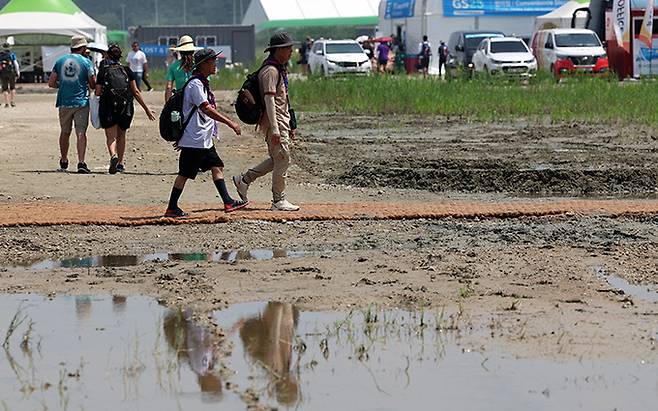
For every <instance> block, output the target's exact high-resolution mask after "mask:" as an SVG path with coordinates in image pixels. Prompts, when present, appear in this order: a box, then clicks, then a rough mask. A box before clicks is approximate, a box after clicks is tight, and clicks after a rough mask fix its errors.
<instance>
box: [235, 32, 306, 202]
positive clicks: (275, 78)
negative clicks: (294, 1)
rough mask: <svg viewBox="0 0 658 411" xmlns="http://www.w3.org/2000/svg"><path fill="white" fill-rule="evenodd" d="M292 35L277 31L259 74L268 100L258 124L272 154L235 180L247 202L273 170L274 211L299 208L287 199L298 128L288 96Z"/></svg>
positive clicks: (269, 152)
mask: <svg viewBox="0 0 658 411" xmlns="http://www.w3.org/2000/svg"><path fill="white" fill-rule="evenodd" d="M292 45H293V40H292V38H291V37H290V36H289V35H288V34H286V33H277V34H275V35H273V36H272V38H271V39H270V44H269V46H268V47H267V48H266V49H265V51H266V52H268V51H269V52H270V55H269V57H268V58H267V60H265V62H264V63H263V66H264V67H263V68H262V69H261V70H260V72H259V74H258V81H259V88H260V92H261V95H262V96H263V98H264V100H265V113H263V116H262V117H261V121H260V123H259V125H258V127H259V128H260V129H261V130H262V131H263V132H264V133H265V141H266V142H267V151H268V154H269V157H268V158H267V159H265V160H264V161H263V162H261V163H260V164H258V165H256V166H254V167H252V168H251V169H249V171H247V172H246V173H244V174H242V175H241V176H234V177H233V183H234V184H235V187H236V188H237V190H238V194H239V195H240V198H241V199H242V200H243V201H247V190H248V189H249V184H251V183H252V182H254V180H256V179H257V178H259V177H262V176H264V175H266V174H268V173H272V210H274V211H297V210H299V206H296V205H294V204H292V203H290V202H289V201H288V200H286V193H285V190H286V173H287V172H288V166H289V165H290V143H291V142H292V140H294V138H295V129H296V128H297V124H296V120H295V113H294V111H293V110H291V109H290V100H289V98H288V73H287V71H286V66H287V64H288V61H289V60H290V57H291V56H292Z"/></svg>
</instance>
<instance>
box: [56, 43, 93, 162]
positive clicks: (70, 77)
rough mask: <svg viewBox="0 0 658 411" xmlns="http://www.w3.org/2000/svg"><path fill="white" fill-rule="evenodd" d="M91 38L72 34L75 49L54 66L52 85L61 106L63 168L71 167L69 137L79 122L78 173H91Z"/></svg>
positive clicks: (59, 106)
mask: <svg viewBox="0 0 658 411" xmlns="http://www.w3.org/2000/svg"><path fill="white" fill-rule="evenodd" d="M86 50H87V39H85V38H84V37H82V36H73V37H72V38H71V53H70V54H66V55H64V56H62V57H60V58H59V59H58V60H57V61H56V62H55V66H54V67H53V69H52V73H51V74H50V78H49V79H48V86H49V87H51V88H56V89H57V102H56V104H55V106H56V107H57V108H59V125H60V133H59V149H60V158H59V170H60V171H67V169H68V167H69V160H68V152H69V137H70V136H71V131H72V129H73V124H74V123H75V134H76V137H77V148H78V173H80V174H89V173H91V171H90V170H89V167H87V164H86V163H85V152H86V151H87V127H88V125H89V90H90V89H93V88H94V87H96V78H95V77H94V68H93V65H92V63H91V60H89V59H88V58H86V57H84V53H85V51H86Z"/></svg>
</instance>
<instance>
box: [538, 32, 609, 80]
mask: <svg viewBox="0 0 658 411" xmlns="http://www.w3.org/2000/svg"><path fill="white" fill-rule="evenodd" d="M530 47H531V48H532V53H533V54H534V55H535V58H536V59H537V65H538V66H539V68H540V69H545V70H549V71H550V72H551V73H553V74H554V75H555V77H557V78H560V77H563V76H565V75H570V74H575V73H587V74H591V75H598V74H603V73H607V72H608V57H607V55H606V53H605V49H604V48H603V45H602V44H601V40H599V37H598V36H597V35H596V33H594V32H593V31H592V30H587V29H549V30H539V31H537V32H536V33H534V34H533V35H532V40H531V41H530Z"/></svg>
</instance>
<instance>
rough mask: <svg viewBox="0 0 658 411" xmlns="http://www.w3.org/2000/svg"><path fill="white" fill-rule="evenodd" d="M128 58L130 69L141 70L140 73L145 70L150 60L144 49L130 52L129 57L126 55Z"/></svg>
mask: <svg viewBox="0 0 658 411" xmlns="http://www.w3.org/2000/svg"><path fill="white" fill-rule="evenodd" d="M126 60H128V64H129V65H130V69H131V70H132V71H133V72H139V73H143V72H144V64H146V63H148V60H146V54H144V52H143V51H142V50H137V51H131V52H130V53H128V57H126Z"/></svg>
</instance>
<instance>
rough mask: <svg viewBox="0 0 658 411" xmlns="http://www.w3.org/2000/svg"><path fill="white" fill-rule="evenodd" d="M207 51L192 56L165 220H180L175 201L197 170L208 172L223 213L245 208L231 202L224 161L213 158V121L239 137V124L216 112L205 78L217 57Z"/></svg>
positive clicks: (178, 208)
mask: <svg viewBox="0 0 658 411" xmlns="http://www.w3.org/2000/svg"><path fill="white" fill-rule="evenodd" d="M218 54H219V53H215V52H214V51H213V50H211V49H203V50H199V51H197V52H196V53H195V54H194V75H193V76H192V78H191V79H190V80H189V81H188V83H187V85H186V86H185V89H184V94H183V113H182V114H183V119H185V121H188V120H187V119H189V122H188V124H187V127H186V128H185V130H184V131H183V136H182V137H181V139H180V140H179V141H178V143H177V148H178V149H180V157H179V159H178V177H176V180H175V181H174V187H173V188H172V189H171V196H170V197H169V205H168V206H167V211H166V212H165V215H164V216H165V217H170V218H180V217H185V216H187V215H188V214H187V213H186V212H184V211H183V210H181V208H180V207H179V206H178V199H179V198H180V196H181V194H183V188H184V187H185V183H186V182H187V180H188V179H192V180H194V179H195V178H196V175H197V173H198V172H199V170H201V171H208V170H210V171H211V173H212V179H213V182H214V183H215V187H216V188H217V191H218V192H219V195H220V197H221V198H222V201H223V202H224V211H225V212H227V213H230V212H232V211H236V210H239V209H241V208H244V207H246V206H247V205H248V204H249V202H248V201H240V200H234V199H233V198H231V196H230V195H229V193H228V190H227V188H226V183H225V181H224V162H223V161H222V159H221V158H219V156H218V155H217V151H216V150H215V147H214V145H213V138H214V137H217V122H220V123H223V124H226V125H227V126H229V127H230V128H231V129H232V130H233V131H234V132H235V134H237V135H240V134H242V132H241V130H240V125H239V124H238V123H236V122H234V121H233V120H231V119H230V118H228V117H226V116H224V115H223V114H221V113H219V112H218V111H217V104H216V102H215V96H214V95H213V93H212V90H210V83H209V82H208V76H210V75H213V74H215V73H216V72H217V66H216V60H217V55H218Z"/></svg>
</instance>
